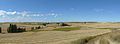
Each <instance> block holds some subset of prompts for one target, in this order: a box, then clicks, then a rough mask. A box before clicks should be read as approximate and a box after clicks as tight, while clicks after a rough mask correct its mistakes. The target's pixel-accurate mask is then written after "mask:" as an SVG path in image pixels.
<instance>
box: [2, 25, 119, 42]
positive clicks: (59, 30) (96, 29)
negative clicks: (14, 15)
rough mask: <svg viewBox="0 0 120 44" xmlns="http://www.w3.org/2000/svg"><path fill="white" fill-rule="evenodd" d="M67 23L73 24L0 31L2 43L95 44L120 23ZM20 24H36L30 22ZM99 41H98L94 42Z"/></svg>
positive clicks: (117, 27)
mask: <svg viewBox="0 0 120 44" xmlns="http://www.w3.org/2000/svg"><path fill="white" fill-rule="evenodd" d="M66 24H70V25H71V26H62V27H61V26H58V27H57V26H53V27H52V26H46V27H45V28H42V29H37V30H32V31H27V32H22V33H6V34H2V33H0V44H86V43H87V44H90V43H91V44H93V43H94V42H96V41H97V40H101V39H100V38H102V37H103V36H102V35H104V34H106V33H111V32H112V31H114V29H115V30H116V29H119V24H115V23H87V24H83V23H66ZM18 25H19V26H34V25H28V24H18ZM35 26H38V25H35ZM114 33H115V32H114ZM98 35H101V36H98ZM118 35H119V34H118ZM94 36H95V37H94ZM97 36H98V37H97ZM111 36H112V35H111ZM90 37H94V38H92V39H90V40H87V41H86V40H84V39H86V38H90ZM104 37H105V36H104ZM104 37H103V38H104ZM106 39H107V38H106ZM91 41H92V42H91ZM102 41H104V39H102ZM84 42H86V43H84ZM97 43H98V42H96V43H94V44H97ZM98 44H100V43H98ZM106 44H107V43H106Z"/></svg>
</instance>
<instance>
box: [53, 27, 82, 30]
mask: <svg viewBox="0 0 120 44" xmlns="http://www.w3.org/2000/svg"><path fill="white" fill-rule="evenodd" d="M80 28H81V27H66V28H57V29H53V30H54V31H72V30H80Z"/></svg>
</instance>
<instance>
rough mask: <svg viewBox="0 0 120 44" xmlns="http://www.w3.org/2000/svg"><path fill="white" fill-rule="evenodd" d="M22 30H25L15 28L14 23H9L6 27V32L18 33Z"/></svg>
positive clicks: (23, 29)
mask: <svg viewBox="0 0 120 44" xmlns="http://www.w3.org/2000/svg"><path fill="white" fill-rule="evenodd" d="M24 31H26V30H25V28H17V25H15V24H10V27H9V28H8V33H18V32H24Z"/></svg>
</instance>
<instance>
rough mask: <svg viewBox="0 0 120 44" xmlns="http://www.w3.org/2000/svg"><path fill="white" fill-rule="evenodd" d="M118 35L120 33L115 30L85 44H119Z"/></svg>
mask: <svg viewBox="0 0 120 44" xmlns="http://www.w3.org/2000/svg"><path fill="white" fill-rule="evenodd" d="M119 33H120V31H119V30H117V31H114V32H110V33H107V34H104V35H101V36H97V37H96V38H94V39H91V40H89V42H88V43H87V44H120V42H119V40H120V38H119V36H120V34H119Z"/></svg>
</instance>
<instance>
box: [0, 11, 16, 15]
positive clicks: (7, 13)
mask: <svg viewBox="0 0 120 44" xmlns="http://www.w3.org/2000/svg"><path fill="white" fill-rule="evenodd" d="M16 13H17V12H16V11H13V12H8V11H4V10H0V16H1V15H14V14H16Z"/></svg>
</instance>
